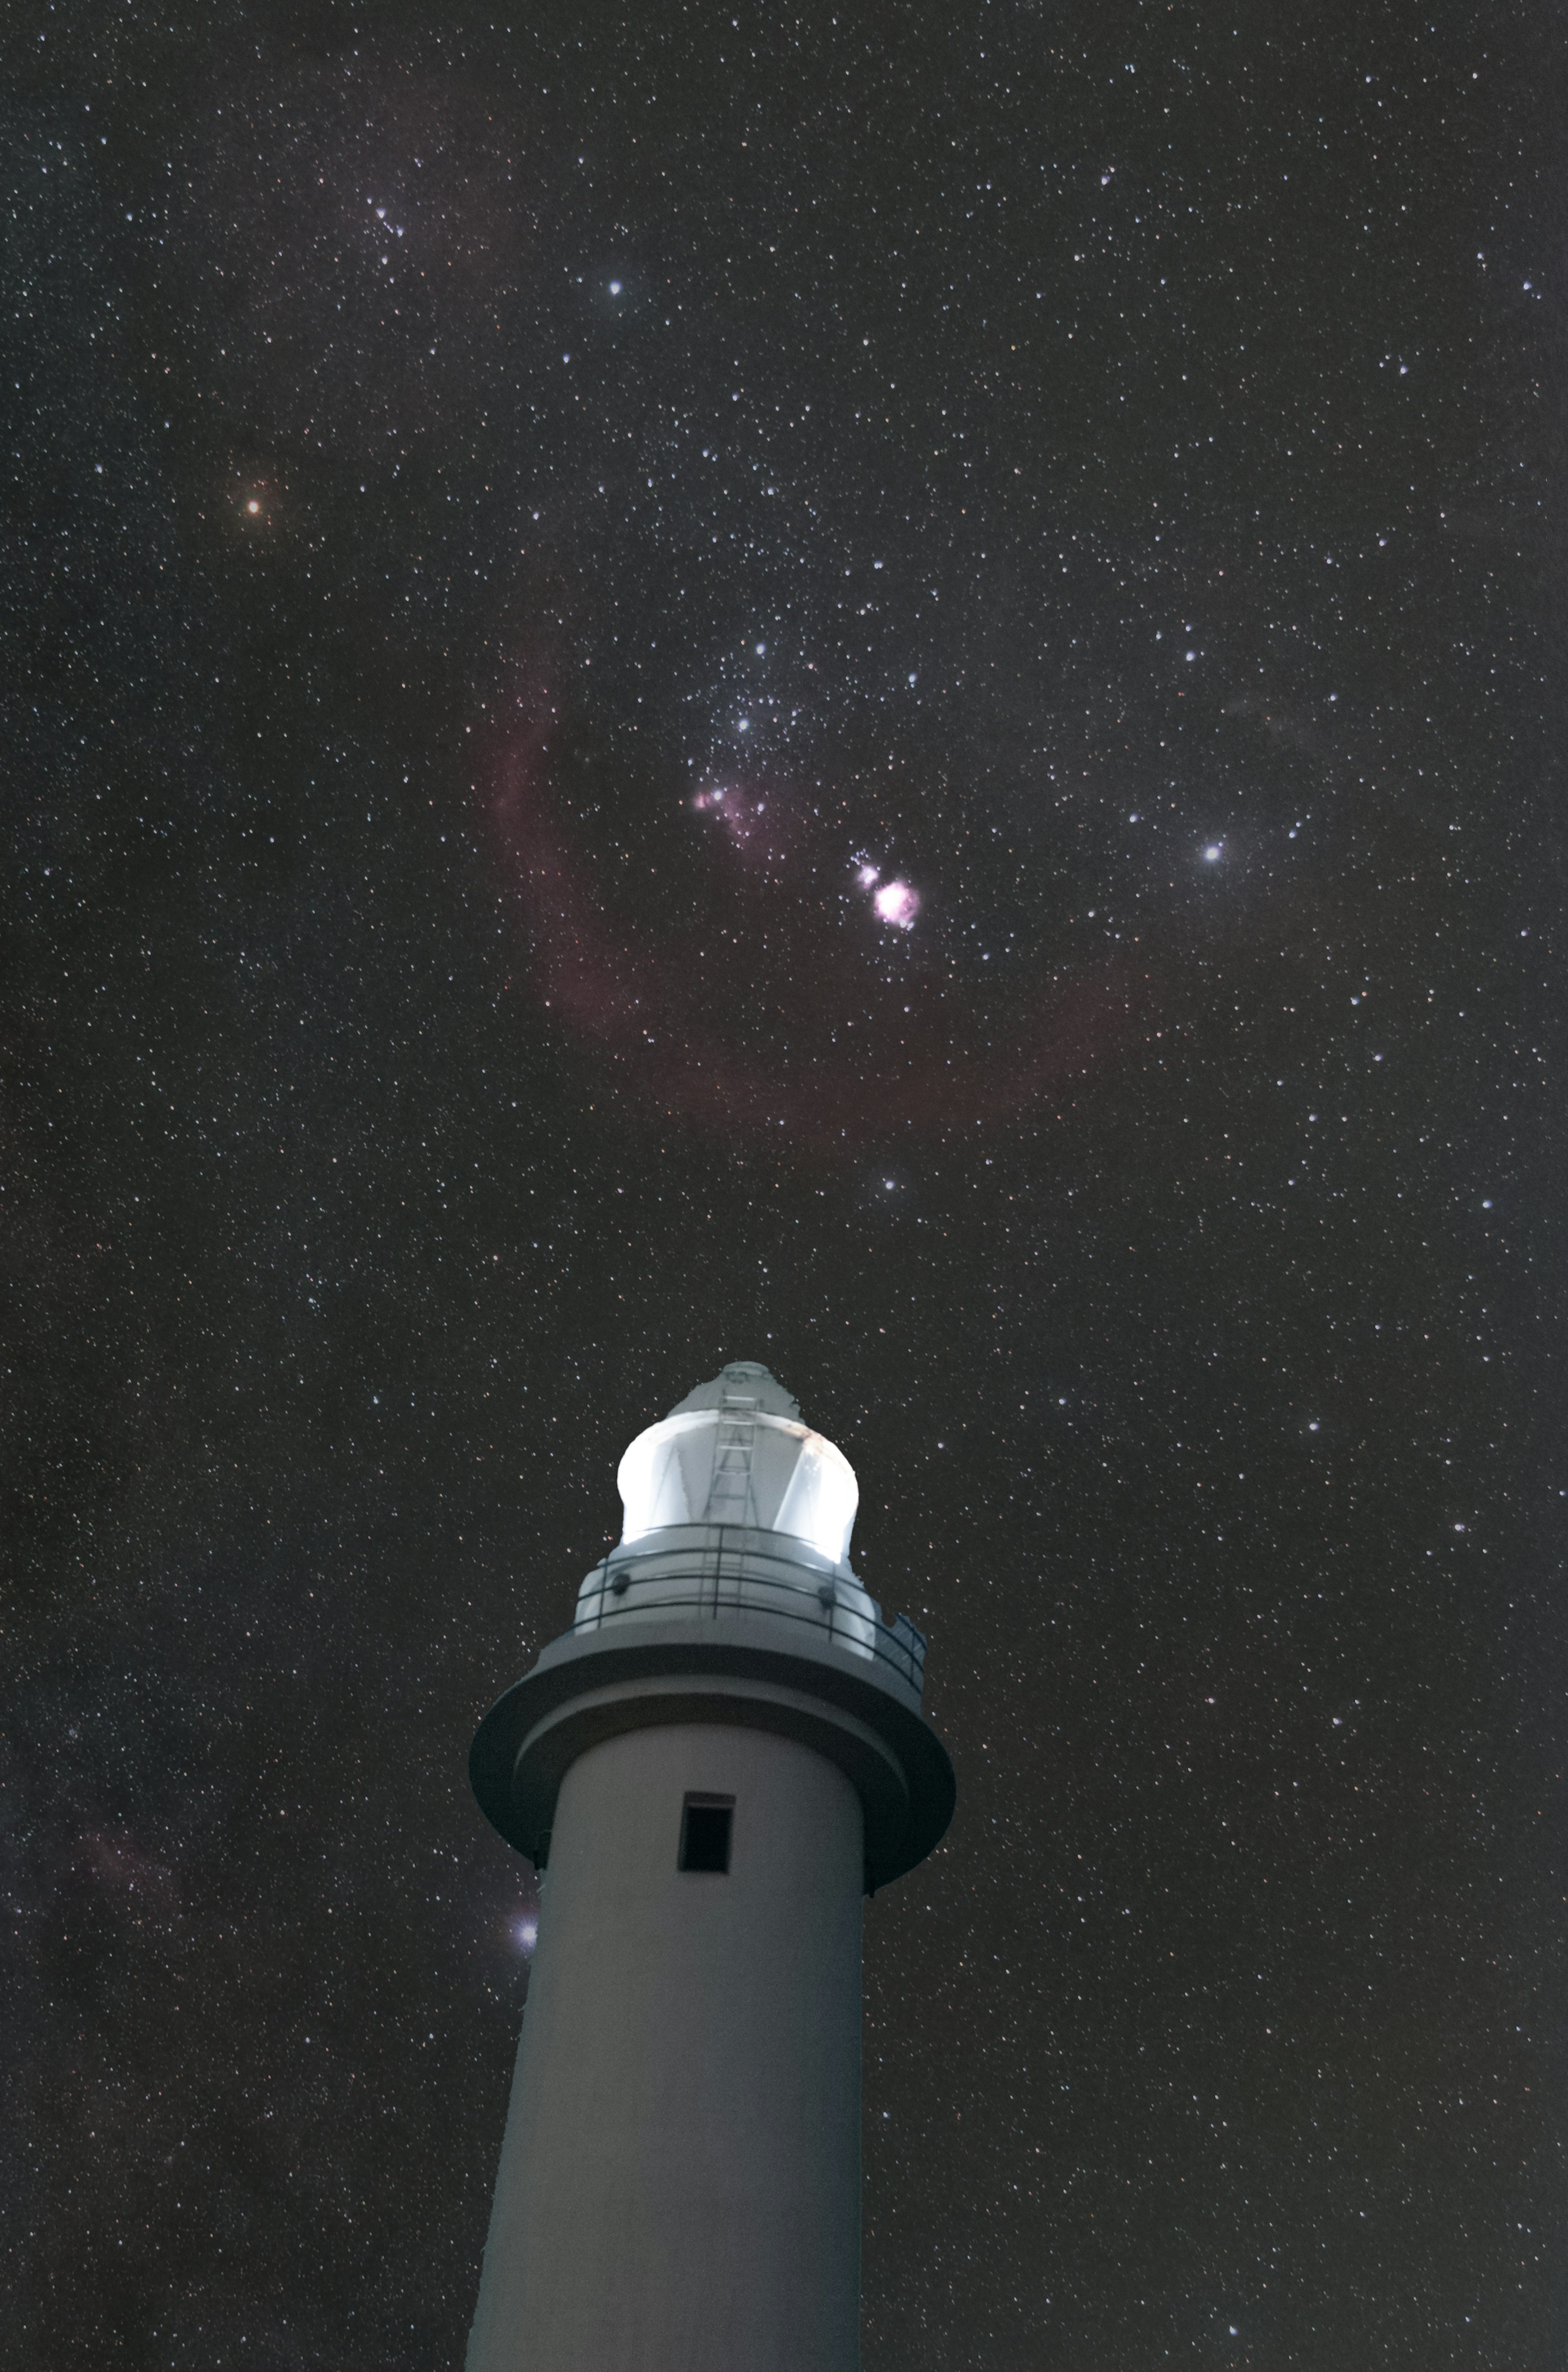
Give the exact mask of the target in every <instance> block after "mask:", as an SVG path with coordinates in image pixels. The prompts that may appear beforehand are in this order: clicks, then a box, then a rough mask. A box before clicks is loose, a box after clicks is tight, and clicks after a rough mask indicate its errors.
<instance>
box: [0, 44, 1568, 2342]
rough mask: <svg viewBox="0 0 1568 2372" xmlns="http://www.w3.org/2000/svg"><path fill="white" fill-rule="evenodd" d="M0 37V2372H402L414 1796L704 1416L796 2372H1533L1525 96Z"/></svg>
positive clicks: (1542, 1987) (476, 2207)
mask: <svg viewBox="0 0 1568 2372" xmlns="http://www.w3.org/2000/svg"><path fill="white" fill-rule="evenodd" d="M732 7H736V8H738V7H739V0H731V6H720V7H715V8H708V7H703V6H679V0H668V5H664V6H653V7H648V8H644V9H635V10H633V9H625V10H621V9H611V8H606V7H604V6H598V5H597V0H578V5H576V6H572V7H570V8H567V7H562V6H551V7H549V8H539V9H535V10H533V11H531V12H528V11H524V12H521V13H517V14H515V15H514V19H513V21H512V22H511V23H510V24H507V23H505V22H502V21H500V20H499V18H500V16H501V15H504V13H505V12H504V11H501V12H498V15H497V20H496V21H494V22H493V21H491V20H490V19H489V18H487V17H481V16H474V15H463V14H461V13H460V12H457V13H453V12H446V11H442V10H439V9H434V10H431V9H424V10H418V11H415V10H412V9H406V8H403V7H396V6H394V7H383V8H378V9H377V10H375V11H366V12H365V14H364V15H363V16H362V17H359V18H358V19H357V20H356V18H355V17H354V15H352V14H351V13H349V12H347V11H345V10H343V9H339V10H338V11H336V12H335V13H334V12H333V11H331V9H329V8H326V7H323V6H310V7H308V8H307V7H305V6H297V7H290V6H270V5H256V6H248V7H243V8H242V7H239V6H236V5H234V0H216V5H214V6H210V7H206V8H202V9H198V10H192V11H190V12H188V13H185V14H181V13H180V8H179V7H178V6H176V7H173V8H171V9H169V10H168V11H165V12H161V13H160V12H158V11H155V10H153V9H151V8H143V9H140V10H131V9H129V8H124V9H122V8H121V7H119V6H108V5H105V6H99V7H93V6H86V7H79V8H75V9H69V10H68V9H66V8H65V7H64V6H60V7H59V8H58V9H57V10H56V9H52V8H48V7H43V6H32V7H29V6H19V7H18V8H17V9H16V10H15V11H13V12H12V14H11V16H10V17H9V20H8V29H7V31H6V35H5V42H4V57H3V61H0V63H3V67H4V71H3V73H0V92H3V97H0V107H3V109H4V120H5V126H6V142H5V164H4V171H5V177H6V182H7V184H8V189H7V213H8V217H9V223H8V227H9V238H8V242H7V247H6V262H5V267H4V270H5V275H6V310H5V323H6V328H5V339H4V351H3V359H4V361H5V364H6V367H5V369H4V371H3V373H0V389H3V392H4V401H5V410H6V436H5V440H4V451H5V484H6V505H7V510H6V537H5V541H4V546H3V550H4V580H3V592H0V622H3V628H4V634H5V650H6V664H5V669H4V678H3V697H4V701H5V706H6V790H5V795H4V809H3V812H4V816H5V823H6V841H7V848H6V864H5V867H4V876H3V892H4V900H5V908H4V933H3V938H0V949H3V956H0V959H3V961H4V964H5V967H6V989H5V994H4V1000H3V1003H0V1183H3V1186H4V1192H5V1205H4V1208H5V1213H6V1216H5V1221H4V1229H3V1238H0V1240H3V1244H4V1257H5V1266H6V1307H7V1309H8V1312H9V1315H8V1318H7V1320H6V1324H5V1331H4V1347H3V1352H0V1366H3V1367H4V1382H5V1391H6V1415H7V1424H8V1436H7V1438H8V1445H9V1446H8V1447H7V1448H6V1449H5V1451H4V1453H3V1476H0V1480H3V1483H4V1488H5V1494H6V1516H5V1536H6V1538H5V1553H6V1592H5V1600H4V1603H5V1615H4V1653H5V1665H6V1676H7V1684H6V1690H5V1703H6V1717H5V1723H4V1728H5V1759H4V1763H3V1766H0V1768H3V1774H4V1789H3V1794H0V1814H3V1824H0V1836H3V1840H4V1855H5V1878H6V1898H7V1901H6V1924H7V1927H8V1929H9V1930H10V1933H11V1936H12V1937H13V1938H14V1940H13V1941H11V1942H9V1943H8V1946H7V1949H8V1953H9V1955H10V1959H9V1973H8V1975H7V1977H6V2001H7V2004H8V2006H6V2009H5V2011H4V2015H3V2018H0V2034H3V2038H4V2052H5V2057H6V2081H7V2087H8V2090H9V2094H10V2098H11V2102H12V2106H11V2109H10V2111H9V2112H8V2114H7V2118H6V2131H7V2143H6V2151H5V2173H4V2178H3V2188H0V2204H3V2206H4V2210H5V2216H4V2221H5V2226H6V2233H5V2240H4V2248H5V2250H6V2258H5V2262H6V2267H7V2271H6V2276H5V2280H6V2294H5V2297H4V2298H3V2299H0V2308H3V2309H4V2310H3V2312H0V2333H3V2335H0V2361H3V2362H4V2364H5V2365H6V2366H12V2365H15V2366H18V2367H20V2366H26V2367H28V2372H53V2367H57V2366H58V2367H68V2366H80V2365H87V2364H88V2363H90V2364H91V2365H93V2366H95V2367H103V2372H120V2367H140V2366H149V2367H152V2366H157V2367H170V2372H185V2367H191V2372H197V2367H201V2372H210V2367H215V2366H250V2367H252V2372H285V2367H296V2366H299V2367H305V2366H309V2367H315V2366H334V2367H342V2372H404V2368H405V2367H406V2372H425V2367H439V2366H457V2365H459V2364H460V2362H461V2356H462V2350H463V2346H464V2343H465V2337H466V2331H467V2326H468V2321H469V2319H470V2314H471V2312H472V2308H473V2302H474V2296H475V2290H476V2285H477V2280H478V2267H479V2258H480V2251H481V2249H482V2243H483V2238H484V2231H485V2225H486V2219H487V2215H488V2211H489V2201H490V2192H491V2186H492V2182H493V2179H494V2169H495V2161H496V2156H497V2151H498V2148H499V2144H500V2135H501V2128H502V2122H503V2118H504V2115H505V2095H506V2087H507V2083H508V2080H509V2074H510V2065H511V2060H512V2056H513V2052H514V2050H515V2047H516V2042H517V2030H518V2027H519V2022H520V2017H521V2011H522V2006H523V2001H524V1998H525V1995H526V1992H527V1985H528V1953H529V1950H530V1948H531V1942H532V1936H533V1932H534V1928H533V1924H532V1923H533V1922H534V1920H535V1917H536V1914H537V1906H538V1894H537V1889H536V1887H535V1882H534V1879H533V1874H532V1871H531V1869H530V1868H529V1867H528V1865H526V1864H525V1863H523V1862H522V1861H520V1860H519V1859H518V1858H517V1856H516V1855H512V1854H510V1853H509V1852H508V1851H507V1849H506V1848H505V1846H504V1845H503V1844H502V1843H501V1842H500V1840H499V1839H498V1838H497V1837H496V1836H495V1835H494V1833H493V1832H492V1831H490V1830H489V1829H488V1828H487V1827H486V1825H485V1823H484V1821H483V1820H482V1817H481V1815H480V1813H479V1811H478V1809H477V1807H476V1806H475V1804H474V1803H473V1801H472V1799H471V1797H470V1793H469V1790H468V1784H467V1774H466V1757H467V1751H468V1746H469V1741H470V1737H471V1735H472V1731H473V1728H474V1726H475V1723H476V1721H477V1719H478V1717H479V1716H480V1715H481V1714H482V1712H483V1711H484V1709H485V1707H486V1706H487V1705H488V1704H489V1703H491V1702H492V1700H493V1699H494V1697H495V1696H497V1695H498V1694H499V1693H500V1692H501V1690H502V1689H503V1688H504V1687H505V1686H506V1685H507V1684H509V1683H510V1681H512V1680H514V1679H515V1678H516V1677H517V1675H518V1674H519V1673H520V1672H521V1671H522V1669H524V1668H525V1666H526V1665H527V1664H528V1662H530V1661H531V1660H532V1658H533V1657H534V1656H535V1654H536V1653H537V1652H538V1650H539V1649H540V1646H541V1645H543V1644H544V1643H545V1642H546V1640H548V1639H549V1638H551V1637H552V1636H553V1635H555V1634H557V1633H558V1632H559V1631H561V1630H562V1629H563V1627H564V1626H565V1624H566V1622H568V1620H569V1617H570V1612H571V1608H572V1602H573V1597H574V1593H575V1588H576V1586H577V1583H578V1581H579V1580H580V1578H581V1576H582V1575H583V1573H584V1572H585V1570H586V1569H587V1566H588V1565H589V1564H591V1563H592V1562H593V1561H594V1560H595V1559H596V1558H597V1557H598V1555H599V1554H600V1553H601V1552H602V1550H603V1548H604V1545H605V1543H606V1541H608V1540H609V1539H610V1538H612V1537H613V1536H614V1535H615V1534H616V1532H617V1531H618V1530H619V1520H620V1510H619V1503H618V1501H617V1498H616V1494H615V1488H614V1471H615V1464H616V1461H617V1459H618V1458H619V1456H620V1453H621V1448H623V1447H624V1445H625V1443H626V1442H627V1441H628V1440H629V1439H630V1438H631V1436H633V1433H635V1432H636V1431H638V1430H639V1429H640V1428H641V1427H642V1426H644V1425H645V1424H648V1423H650V1422H652V1421H653V1420H654V1419H655V1418H656V1417H657V1416H659V1415H661V1414H662V1413H664V1412H665V1411H666V1410H667V1409H668V1407H670V1406H671V1405H672V1404H673V1403H674V1402H675V1401H677V1400H679V1399H680V1398H681V1397H682V1396H683V1395H684V1394H685V1393H686V1392H687V1391H688V1390H690V1389H691V1387H692V1386H693V1385H694V1384H696V1383H698V1382H699V1381H701V1380H702V1379H703V1378H706V1377H708V1376H711V1375H712V1374H714V1372H715V1371H716V1369H717V1368H718V1367H719V1366H720V1365H721V1364H722V1363H723V1362H724V1361H725V1360H726V1358H759V1359H762V1360H765V1361H766V1362H767V1363H768V1364H769V1365H770V1366H772V1367H773V1368H774V1369H775V1370H776V1372H777V1373H778V1375H779V1376H780V1377H781V1378H783V1379H784V1382H785V1383H786V1384H787V1386H788V1387H789V1389H791V1390H792V1391H794V1392H795V1393H796V1394H797V1395H798V1397H799V1399H800V1401H801V1402H802V1405H803V1408H804V1411H805V1413H806V1415H807V1419H808V1420H809V1421H810V1422H811V1423H813V1424H816V1425H818V1426H819V1428H820V1429H821V1430H822V1431H824V1432H826V1433H827V1434H829V1435H830V1436H831V1438H832V1439H833V1440H835V1441H836V1442H837V1443H838V1444H839V1445H840V1446H841V1447H842V1449H843V1450H844V1451H845V1453H846V1455H847V1456H848V1457H849V1459H851V1461H852V1463H853V1464H854V1467H855V1469H856V1471H857V1473H858V1475H859V1478H860V1485H861V1494H862V1514H861V1518H860V1523H859V1527H858V1530H857V1534H856V1543H855V1552H854V1553H855V1556H856V1561H857V1564H858V1566H859V1569H860V1570H861V1572H862V1574H863V1576H864V1577H865V1582H866V1585H867V1587H869V1588H870V1589H871V1590H872V1592H873V1593H874V1595H876V1596H877V1598H878V1599H880V1600H881V1602H882V1604H883V1606H884V1608H885V1610H886V1612H887V1614H888V1616H889V1619H891V1617H892V1616H893V1614H895V1613H897V1612H900V1611H907V1612H909V1613H910V1614H911V1615H912V1617H913V1619H914V1620H915V1621H916V1622H918V1623H919V1624H920V1625H921V1627H922V1628H923V1630H924V1631H926V1632H927V1633H928V1634H929V1637H930V1643H931V1644H930V1660H929V1665H928V1673H929V1685H928V1691H927V1700H926V1702H927V1708H928V1710H929V1712H930V1714H931V1715H932V1717H933V1719H934V1720H935V1723H936V1725H937V1726H938V1727H939V1729H940V1730H941V1732H942V1734H943V1736H944V1737H945V1738H946V1739H947V1742H948V1744H949V1745H950V1748H951V1750H952V1753H953V1758H954V1762H955V1763H956V1766H957V1769H958V1786H959V1800H958V1815H957V1818H956V1820H955V1822H954V1826H953V1828H952V1831H951V1832H950V1835H949V1837H948V1840H947V1843H945V1844H944V1845H943V1846H942V1848H941V1849H940V1850H939V1851H938V1852H937V1853H936V1854H935V1855H934V1856H933V1858H932V1859H931V1860H930V1862H929V1863H927V1864H926V1865H925V1866H923V1868H921V1869H920V1870H918V1871H917V1872H915V1873H914V1874H913V1875H912V1876H911V1877H909V1878H905V1879H903V1880H902V1881H900V1883H899V1884H897V1885H896V1886H894V1887H892V1888H890V1889H888V1890H887V1892H886V1893H885V1894H883V1895H880V1896H878V1897H877V1899H876V1900H875V1901H873V1902H872V1903H871V1904H870V1905H869V1906H868V1910H867V1915H866V1931H865V1934H866V2029H865V2043H866V2061H865V2366H866V2372H967V2367H975V2372H982V2367H983V2372H1025V2367H1028V2372H1034V2367H1049V2366H1058V2365H1060V2366H1073V2367H1074V2372H1156V2367H1158V2366H1164V2365H1166V2364H1167V2363H1169V2364H1173V2365H1191V2366H1226V2367H1228V2366H1258V2367H1264V2372H1276V2367H1286V2366H1289V2367H1301V2372H1318V2367H1329V2366H1332V2367H1334V2372H1364V2368H1365V2372H1371V2367H1378V2372H1384V2367H1388V2372H1394V2367H1398V2368H1399V2372H1404V2368H1405V2367H1408V2368H1409V2372H1426V2367H1430V2366H1475V2367H1487V2372H1561V2366H1562V2362H1563V2360H1564V2351H1565V2349H1568V2273H1565V2266H1568V1982H1565V1968H1568V1915H1565V1910H1564V1896H1565V1894H1568V1876H1565V1855H1564V1827H1563V1821H1564V1809H1565V1806H1564V1791H1563V1788H1562V1768H1563V1751H1564V1727H1565V1721H1564V1705H1565V1693H1568V1651H1565V1646H1564V1634H1563V1620H1562V1603H1563V1600H1562V1561H1563V1545H1564V1531H1565V1519H1568V1498H1565V1496H1564V1493H1565V1491H1568V1448H1565V1444H1564V1439H1563V1429H1562V1357H1561V1343H1562V1323H1563V1320H1564V1316H1565V1314H1568V1308H1565V1305H1568V1251H1565V1237H1564V1230H1563V1224H1562V1223H1563V1219H1564V1215H1565V1206H1568V1195H1565V1193H1564V1190H1563V1180H1564V1178H1565V1177H1568V1129H1565V1128H1564V1126H1563V1119H1562V1086H1561V1081H1562V1069H1563V1059H1564V1054H1565V1052H1568V1049H1565V1047H1564V1042H1563V1040H1564V1030H1563V1015H1564V999H1563V994H1562V927H1561V924H1562V906H1563V888H1564V875H1565V857H1568V834H1565V832H1564V829H1563V816H1564V805H1563V801H1564V783H1563V770H1562V743H1563V738H1564V734H1565V731H1568V701H1565V699H1564V696H1563V692H1564V679H1563V671H1562V663H1561V643H1562V634H1563V630H1564V621H1565V618H1568V601H1565V599H1564V595H1565V586H1564V567H1563V552H1564V523H1565V522H1564V510H1565V502H1564V496H1565V494H1568V469H1565V466H1564V462H1565V452H1568V444H1565V436H1564V406H1563V393H1564V386H1565V383H1568V374H1565V369H1564V365H1565V362H1568V339H1565V334H1564V309H1563V308H1564V302H1565V299H1568V153H1565V152H1568V60H1565V56H1564V46H1563V28H1562V17H1561V16H1560V14H1559V13H1558V11H1556V10H1555V9H1553V8H1551V7H1549V6H1544V5H1524V0H1494V4H1493V0H1489V5H1488V6H1486V7H1484V8H1481V7H1475V8H1469V9H1466V8H1454V7H1446V6H1414V5H1403V6H1358V7H1350V6H1332V7H1330V6H1321V7H1314V8H1304V7H1295V8H1290V7H1268V6H1261V5H1260V0H1234V5H1232V6H1228V7H1227V8H1225V9H1223V10H1221V11H1219V13H1217V14H1216V13H1215V11H1214V9H1213V8H1209V7H1205V6H1198V5H1196V0H1178V5H1175V6H1168V7H1167V6H1153V5H1149V6H1134V5H1131V0H1097V5H1094V6H1089V5H1082V6H1069V5H1066V0H1060V5H1036V6H1030V5H1024V0H993V5H979V0H959V5H958V6H957V7H955V8H952V9H949V8H946V7H941V8H939V7H935V6H926V7H919V6H888V5H877V0H873V5H863V6H848V5H845V0H841V5H840V12H839V15H838V16H837V17H834V16H833V15H832V14H831V13H830V11H829V10H827V9H825V8H821V7H817V8H814V9H813V10H811V11H810V12H809V13H807V14H799V15H796V14H794V13H790V12H787V11H785V12H782V13H781V12H774V11H761V10H759V9H758V8H757V7H756V6H754V5H751V0H748V5H747V6H745V7H744V9H743V10H741V12H740V13H732Z"/></svg>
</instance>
